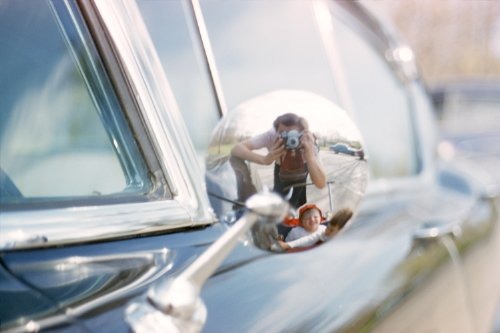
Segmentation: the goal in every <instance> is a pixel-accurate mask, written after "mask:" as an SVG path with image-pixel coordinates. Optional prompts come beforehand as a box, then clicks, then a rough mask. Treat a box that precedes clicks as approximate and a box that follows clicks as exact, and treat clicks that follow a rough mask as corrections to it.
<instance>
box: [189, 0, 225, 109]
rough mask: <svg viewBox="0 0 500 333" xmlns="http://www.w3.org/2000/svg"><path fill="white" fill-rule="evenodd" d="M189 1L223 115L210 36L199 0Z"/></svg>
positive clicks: (220, 88)
mask: <svg viewBox="0 0 500 333" xmlns="http://www.w3.org/2000/svg"><path fill="white" fill-rule="evenodd" d="M189 3H190V5H191V10H192V13H193V21H194V23H195V24H196V27H197V28H198V32H199V37H200V42H201V44H202V46H203V50H204V52H205V60H206V64H207V67H208V72H209V75H210V77H211V79H212V80H211V82H212V88H213V89H214V93H215V95H216V96H217V104H218V106H219V111H220V113H221V114H220V115H221V116H224V115H225V114H226V113H227V105H226V98H225V97H224V91H223V89H222V83H221V81H220V77H219V72H218V71H217V66H216V63H215V57H214V53H213V50H212V44H211V43H210V38H209V37H208V30H207V26H206V24H205V19H204V18H203V13H202V10H201V6H200V2H199V1H198V0H191V1H189Z"/></svg>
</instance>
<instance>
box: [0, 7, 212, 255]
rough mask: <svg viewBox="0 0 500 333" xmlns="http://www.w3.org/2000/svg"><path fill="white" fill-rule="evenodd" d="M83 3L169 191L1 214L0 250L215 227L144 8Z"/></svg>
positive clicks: (145, 147) (143, 143) (157, 172)
mask: <svg viewBox="0 0 500 333" xmlns="http://www.w3.org/2000/svg"><path fill="white" fill-rule="evenodd" d="M77 1H78V5H79V7H80V9H81V10H82V12H83V15H84V17H85V18H86V21H87V24H88V26H89V28H90V29H91V31H92V33H93V35H94V38H95V39H96V43H97V44H98V47H99V49H100V52H101V56H102V58H103V59H104V63H105V65H106V67H107V69H108V70H109V74H110V76H111V77H112V81H113V83H114V84H115V88H116V89H117V91H118V96H119V99H120V100H121V102H122V103H123V108H124V109H126V110H127V111H126V113H127V117H129V119H130V121H131V122H132V123H136V126H133V127H134V131H137V128H140V127H143V128H144V131H143V132H142V133H137V132H136V135H137V137H138V141H139V145H140V149H142V150H143V154H144V155H145V157H146V160H147V161H148V165H149V167H151V164H155V163H157V166H158V168H157V169H155V168H154V167H153V169H152V170H151V171H152V173H154V174H153V177H155V179H156V180H157V181H158V180H160V183H161V185H160V187H164V189H163V190H159V191H156V192H155V193H156V194H157V196H159V197H154V198H151V199H153V200H152V201H148V202H132V203H120V204H114V205H111V204H103V205H92V206H74V207H65V208H52V209H43V210H22V211H0V220H1V229H2V230H1V233H0V250H12V249H25V248H37V247H48V246H60V245H64V244H74V243H82V242H90V241H92V242H95V241H102V240H106V239H112V238H121V237H130V236H134V235H140V234H145V233H154V232H159V231H172V230H176V229H180V228H188V227H194V226H200V225H207V224H211V223H214V222H215V221H216V219H215V216H214V214H213V212H212V209H211V207H210V204H209V200H208V196H207V194H206V190H205V186H204V179H203V172H202V170H201V169H200V166H199V164H198V162H197V159H196V153H195V150H194V147H193V145H192V143H191V141H190V138H189V134H188V132H187V129H186V127H185V125H184V123H183V119H182V116H181V114H180V112H179V110H178V108H177V105H176V103H175V99H174V95H173V94H172V92H171V89H170V87H169V84H168V81H167V78H166V77H164V76H163V70H162V68H161V63H160V61H159V59H158V56H157V54H156V51H155V49H154V47H153V44H152V42H151V40H150V38H149V35H148V33H147V30H146V27H145V25H144V22H143V21H142V18H141V16H140V13H139V9H138V8H137V5H136V4H135V2H134V1H133V0H122V1H118V0H113V1H107V0H92V1H83V0H77ZM121 80H123V81H121ZM134 114H135V115H136V119H133V118H134V116H133V115H134ZM131 117H132V119H131ZM138 121H140V122H141V126H137V122H138ZM146 141H147V142H146ZM170 193H171V196H172V197H169V196H170Z"/></svg>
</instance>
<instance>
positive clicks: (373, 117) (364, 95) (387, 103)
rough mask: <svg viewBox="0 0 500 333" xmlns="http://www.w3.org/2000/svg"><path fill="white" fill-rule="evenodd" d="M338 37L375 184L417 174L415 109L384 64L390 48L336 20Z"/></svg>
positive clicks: (390, 69) (393, 74)
mask: <svg viewBox="0 0 500 333" xmlns="http://www.w3.org/2000/svg"><path fill="white" fill-rule="evenodd" d="M333 25H334V26H333V29H332V31H333V33H334V34H335V35H334V38H335V40H336V41H337V42H338V50H339V54H340V57H341V59H340V60H341V62H342V64H343V67H344V72H345V75H346V81H347V85H348V87H349V92H350V94H351V100H352V106H353V108H354V110H353V112H354V114H355V117H356V120H357V122H358V125H359V127H360V129H361V131H362V133H363V136H364V139H365V141H366V148H367V151H368V158H369V160H370V163H369V165H370V171H371V174H372V176H373V177H375V178H385V177H402V176H408V175H411V174H414V173H416V172H417V171H418V160H417V154H416V146H415V142H414V130H413V128H412V117H411V103H410V99H409V97H408V95H407V91H406V89H405V85H404V84H403V83H402V81H400V80H399V78H398V76H397V74H396V73H395V71H393V69H392V68H391V66H390V65H389V63H388V61H387V60H386V59H385V56H384V52H385V48H384V47H381V48H377V47H376V45H377V41H376V40H375V39H374V38H373V37H371V36H370V35H368V34H366V35H362V32H361V31H359V29H357V28H354V29H353V28H351V27H350V26H349V25H348V24H346V23H345V22H343V21H341V20H340V19H339V18H338V17H334V21H333Z"/></svg>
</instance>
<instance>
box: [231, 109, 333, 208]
mask: <svg viewBox="0 0 500 333" xmlns="http://www.w3.org/2000/svg"><path fill="white" fill-rule="evenodd" d="M261 148H267V151H268V153H267V154H266V155H260V154H258V153H256V152H254V150H258V149H261ZM318 151H319V149H318V147H317V145H316V144H315V137H314V135H313V134H312V132H310V131H309V126H308V123H307V121H306V119H304V118H302V117H299V116H297V115H296V114H294V113H286V114H283V115H280V116H279V117H277V118H276V119H275V120H274V122H273V128H271V129H270V130H268V131H266V132H264V133H262V134H259V135H257V136H254V137H251V138H249V139H247V140H245V141H242V142H239V143H237V144H236V145H235V146H234V147H233V149H232V150H231V155H232V156H233V157H236V158H239V159H242V160H247V161H250V162H254V163H257V164H261V165H270V164H271V163H273V162H275V164H274V189H273V190H274V191H275V192H277V193H280V194H281V195H283V196H286V195H287V193H288V192H289V190H290V188H293V191H292V196H291V197H290V198H289V202H290V204H291V205H292V206H293V207H295V208H298V207H300V206H301V205H303V204H305V203H306V202H307V197H306V182H307V176H308V175H309V176H310V178H311V181H312V183H313V184H314V185H315V186H316V187H318V188H323V187H324V186H325V185H326V175H325V171H324V170H323V167H322V165H321V162H320V160H319V158H318ZM236 160H237V159H234V158H233V159H231V164H233V163H235V161H236ZM236 164H237V162H236ZM233 168H234V164H233ZM234 169H235V171H237V170H241V168H234ZM243 181H244V179H243Z"/></svg>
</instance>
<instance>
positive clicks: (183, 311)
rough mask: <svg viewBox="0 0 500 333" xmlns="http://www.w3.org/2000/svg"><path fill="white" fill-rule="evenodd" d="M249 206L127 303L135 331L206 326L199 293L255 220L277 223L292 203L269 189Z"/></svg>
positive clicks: (177, 329) (186, 329) (257, 195)
mask: <svg viewBox="0 0 500 333" xmlns="http://www.w3.org/2000/svg"><path fill="white" fill-rule="evenodd" d="M246 206H247V208H248V209H249V210H248V211H247V212H246V213H245V214H244V215H243V216H242V217H241V218H240V219H239V220H238V221H237V222H236V223H235V224H234V225H233V227H231V228H230V229H229V230H228V231H227V232H226V233H224V235H222V236H221V237H220V238H219V239H218V240H217V241H215V242H214V243H213V244H212V245H211V246H210V247H209V248H208V249H207V250H206V251H205V252H204V253H203V254H202V255H201V256H200V257H198V258H197V259H196V260H195V261H194V262H193V263H192V264H191V265H190V266H189V267H188V268H186V270H184V271H183V272H182V273H181V274H180V275H178V276H177V277H175V278H170V279H166V280H163V281H160V282H159V283H157V284H156V285H154V286H153V287H151V288H150V289H149V291H148V293H147V296H146V297H145V298H142V299H141V300H136V301H134V302H133V303H131V304H130V305H129V306H128V307H127V309H126V320H127V322H128V323H129V325H130V326H131V328H132V330H133V331H134V332H136V333H142V332H165V331H168V332H171V331H172V332H199V331H200V330H201V329H202V328H203V325H204V323H205V320H206V315H207V312H206V308H205V305H204V304H203V301H202V300H201V299H200V297H199V295H200V290H201V288H202V287H203V285H204V284H205V282H206V280H207V279H208V278H209V277H210V276H211V275H212V274H213V273H214V272H215V270H216V269H217V267H219V265H220V263H221V262H222V261H223V260H224V259H225V258H226V257H227V256H228V254H229V253H230V252H231V251H232V250H233V249H234V247H235V246H236V244H237V242H238V241H239V239H240V238H241V236H243V235H245V233H247V232H248V231H249V230H250V228H251V227H252V226H253V225H254V224H255V223H257V222H259V223H263V224H271V223H274V224H276V223H278V222H280V221H282V220H283V218H284V217H285V215H286V214H287V213H288V211H289V204H288V203H287V202H286V201H284V200H283V199H282V198H281V197H280V196H279V195H277V194H276V193H272V192H269V191H264V192H263V193H259V194H255V195H254V196H252V197H250V198H249V199H248V201H247V203H246Z"/></svg>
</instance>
